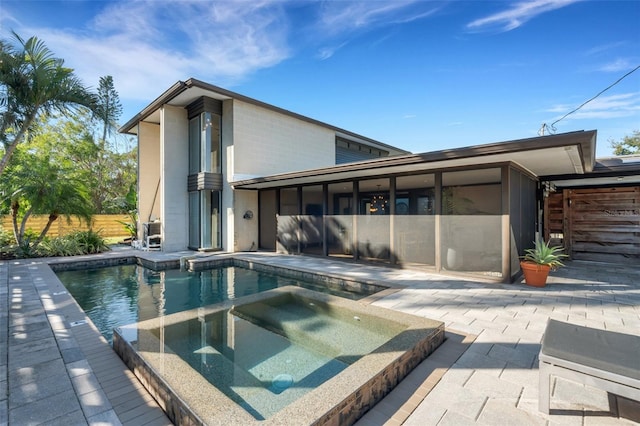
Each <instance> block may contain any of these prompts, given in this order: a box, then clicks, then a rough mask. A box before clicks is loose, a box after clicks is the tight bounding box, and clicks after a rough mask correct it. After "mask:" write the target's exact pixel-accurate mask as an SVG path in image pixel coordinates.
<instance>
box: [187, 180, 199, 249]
mask: <svg viewBox="0 0 640 426" xmlns="http://www.w3.org/2000/svg"><path fill="white" fill-rule="evenodd" d="M189 247H191V248H200V193H199V192H198V191H192V192H189Z"/></svg>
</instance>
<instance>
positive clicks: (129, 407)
mask: <svg viewBox="0 0 640 426" xmlns="http://www.w3.org/2000/svg"><path fill="white" fill-rule="evenodd" d="M213 255H214V256H216V257H218V256H236V257H238V258H243V259H244V258H246V259H247V260H249V261H254V262H255V261H257V260H259V263H266V264H270V263H275V264H278V265H280V266H282V267H283V268H288V267H289V266H288V265H287V263H288V260H290V259H291V257H289V256H287V257H285V258H283V256H282V255H276V256H274V255H273V254H272V253H260V252H257V253H256V252H252V253H244V252H239V253H228V254H220V253H215V254H213ZM210 256H211V254H210V253H209V254H206V255H203V254H202V253H196V252H174V253H157V252H140V251H134V250H131V249H129V248H125V249H123V250H122V249H121V250H114V251H111V252H107V253H102V254H99V255H88V256H76V257H69V258H40V259H24V260H17V261H3V262H0V272H2V270H1V269H3V268H4V270H5V274H4V278H3V277H2V275H3V274H0V278H3V279H2V280H1V281H3V282H1V283H0V284H3V285H4V286H8V285H9V281H10V280H9V279H8V278H7V275H8V274H7V272H8V271H10V270H11V271H12V273H13V272H15V271H16V268H19V267H20V266H25V265H30V266H31V269H33V267H34V266H36V265H37V269H38V271H39V272H38V275H42V276H43V278H40V277H39V278H35V279H34V278H33V277H31V276H29V277H28V280H30V281H31V282H32V284H33V285H34V287H37V292H38V294H39V296H40V299H41V302H42V304H43V305H44V306H45V310H46V313H47V317H48V319H49V322H50V326H51V328H52V329H53V330H54V333H56V334H57V333H58V330H59V329H60V330H61V331H60V332H62V333H66V334H67V335H68V336H71V340H73V341H74V342H75V346H74V349H75V350H77V353H78V354H79V359H78V360H77V361H76V362H75V364H74V365H73V366H71V365H69V366H68V367H74V368H73V369H69V375H70V377H71V376H72V375H74V374H75V375H77V374H81V373H87V377H89V378H91V380H93V381H95V380H97V383H96V384H95V389H94V391H95V392H91V393H89V394H87V395H95V394H99V395H102V397H103V406H102V407H103V408H104V410H105V411H104V413H102V414H99V415H98V416H105V415H106V416H107V417H108V418H111V419H113V417H109V416H115V418H116V420H114V422H113V423H114V424H117V423H118V420H119V421H120V422H121V424H125V425H127V424H135V425H141V424H147V425H166V424H171V423H170V422H169V420H168V418H167V417H166V416H165V414H164V412H163V411H162V410H160V408H159V406H158V405H157V404H156V403H155V400H153V398H152V397H151V395H150V394H149V393H148V392H146V390H144V389H143V388H142V385H141V383H140V382H139V381H138V379H137V378H136V377H135V376H134V375H133V373H131V372H130V371H129V370H128V369H127V368H126V366H125V365H124V363H122V361H121V360H120V358H119V357H118V356H117V355H116V354H115V351H114V350H113V348H112V347H111V346H110V345H109V344H108V342H107V341H106V339H104V337H103V336H102V335H101V334H100V332H99V331H98V330H97V328H96V327H95V325H93V323H92V322H91V321H90V320H89V319H88V317H87V316H86V314H85V312H84V311H83V310H82V309H81V308H80V307H79V306H78V305H77V303H76V302H75V299H73V298H72V297H71V298H70V299H71V300H64V299H61V298H60V296H56V297H53V298H52V297H51V295H52V294H54V293H58V292H60V291H61V290H66V289H64V286H63V285H62V283H61V282H60V281H59V279H58V278H57V276H56V275H55V273H54V272H53V269H54V268H57V269H66V268H69V267H71V266H72V265H73V266H75V267H78V266H80V265H85V266H92V267H93V266H108V265H117V264H122V263H126V262H131V263H137V264H142V265H149V266H151V267H152V268H153V267H155V268H156V269H158V268H160V269H162V268H164V269H167V265H170V264H173V265H179V264H180V261H181V259H184V258H185V257H189V258H194V257H195V258H196V259H198V258H201V257H203V258H206V257H210ZM300 258H302V257H301V256H296V257H294V258H293V259H296V261H298V259H300ZM123 259H128V260H123ZM191 260H194V259H191ZM283 260H284V261H283ZM303 260H304V262H305V263H306V262H308V261H309V260H310V261H311V263H314V262H321V263H324V261H323V260H322V259H315V258H310V259H306V260H305V259H303ZM325 261H326V260H325ZM172 262H173V263H172ZM335 264H336V263H335V262H331V263H330V264H329V265H328V268H333V267H335ZM339 265H341V266H340V267H339V268H340V269H342V270H343V272H344V271H346V272H344V275H341V274H340V273H338V274H335V273H334V274H332V275H337V276H343V277H346V278H348V279H352V278H350V277H351V276H353V275H358V274H360V273H361V270H360V269H358V268H359V267H358V265H352V264H350V263H348V262H344V263H343V262H340V263H339ZM342 265H344V266H342ZM316 266H317V265H316ZM383 268H384V267H383ZM297 269H299V270H301V271H321V272H322V273H323V274H324V273H327V271H326V270H325V269H326V268H325V267H324V265H322V267H321V268H320V269H318V268H317V267H316V269H315V270H314V269H313V265H312V267H311V268H305V267H297ZM384 269H385V270H386V268H384ZM40 272H44V274H40ZM318 273H319V272H318ZM35 280H38V281H39V282H38V284H37V285H35V282H34V281H35ZM372 282H374V283H380V282H383V283H385V284H392V285H391V286H390V287H389V288H388V289H387V290H383V291H381V292H379V293H376V294H374V295H372V296H369V297H368V298H366V299H361V300H360V301H359V302H360V303H364V304H366V303H371V302H373V301H375V300H378V299H379V298H382V297H384V296H385V295H387V294H390V293H393V292H396V291H398V290H399V289H402V288H405V287H406V286H404V285H397V283H390V282H388V281H385V280H372ZM0 290H1V289H0ZM0 293H2V292H0ZM4 294H7V293H6V290H5V293H4ZM0 296H1V294H0ZM74 306H75V309H74ZM63 308H64V309H63ZM61 314H63V316H62V317H60V316H59V315H61ZM12 315H13V314H12ZM71 322H73V323H74V324H76V325H75V326H74V327H73V328H72V327H71V325H70V323H71ZM7 325H9V326H10V325H11V323H8V324H7ZM445 335H446V340H445V342H444V343H443V344H442V345H441V346H440V347H439V348H438V349H437V350H436V352H435V353H434V354H432V355H431V356H430V357H429V358H428V359H427V360H426V361H424V362H423V363H422V364H420V365H419V366H418V367H417V368H416V369H415V370H414V371H413V372H411V373H410V374H409V376H407V378H405V379H404V380H403V381H402V382H400V384H399V385H398V386H397V387H396V388H395V389H394V390H393V391H392V392H391V394H389V396H387V397H386V398H385V399H384V400H383V401H382V403H381V404H378V405H376V406H375V408H376V411H379V410H377V409H378V408H380V407H382V405H384V411H385V413H386V414H385V416H388V418H387V420H390V421H393V422H394V423H395V424H401V423H402V421H403V420H404V419H406V418H407V417H408V416H409V415H410V414H411V412H412V411H413V410H414V409H415V408H417V406H418V404H419V403H420V402H421V401H422V400H423V399H424V398H425V397H426V395H427V394H428V393H429V391H430V390H431V389H432V388H433V387H434V386H435V384H436V383H437V382H438V381H439V380H440V378H441V377H442V375H443V374H444V372H446V371H447V369H448V368H449V367H450V366H451V365H452V364H453V363H454V362H455V361H456V360H457V359H458V357H459V356H460V355H461V354H462V353H464V351H465V350H466V349H467V348H468V347H469V345H470V344H471V342H472V341H473V340H474V339H475V336H474V335H471V334H466V333H459V332H457V331H454V330H450V329H446V330H445ZM56 337H57V336H56ZM61 351H62V349H61ZM61 356H62V354H61ZM0 367H1V366H0ZM9 367H10V365H9V366H7V369H6V370H9ZM7 372H8V371H7ZM82 376H83V377H84V376H85V375H84V374H83V375H82ZM0 380H2V377H0ZM6 383H8V382H6ZM76 394H77V396H78V399H79V400H80V402H81V405H82V408H83V410H84V409H85V406H86V407H88V410H89V411H90V412H95V411H96V410H97V409H100V406H98V407H96V405H95V401H93V400H92V401H86V402H83V400H85V399H86V397H87V395H83V394H81V391H80V390H76ZM395 395H399V396H400V398H398V397H397V396H395ZM1 402H4V404H7V403H8V400H4V401H0V403H1ZM4 407H5V408H3V405H2V404H0V419H2V418H5V419H10V414H9V413H10V411H9V409H8V406H7V405H4ZM109 413H111V414H109ZM89 414H90V413H89ZM89 414H88V413H87V412H85V417H86V418H87V419H89ZM375 414H376V416H378V415H379V413H375ZM365 416H366V415H365ZM94 417H95V416H94Z"/></svg>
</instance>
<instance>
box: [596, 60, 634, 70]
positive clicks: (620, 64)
mask: <svg viewBox="0 0 640 426" xmlns="http://www.w3.org/2000/svg"><path fill="white" fill-rule="evenodd" d="M636 66H637V65H636V64H632V63H631V61H629V60H628V59H616V60H615V61H613V62H609V63H608V64H605V65H603V66H601V67H600V68H599V71H604V72H620V71H630V70H631V69H633V68H635V67H636Z"/></svg>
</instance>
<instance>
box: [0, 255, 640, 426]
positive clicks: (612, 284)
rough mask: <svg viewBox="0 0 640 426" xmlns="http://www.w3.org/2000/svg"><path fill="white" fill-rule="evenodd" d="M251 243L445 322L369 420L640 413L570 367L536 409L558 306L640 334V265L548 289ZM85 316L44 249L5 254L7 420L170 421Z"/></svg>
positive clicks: (616, 420)
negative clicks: (364, 283) (432, 345)
mask: <svg viewBox="0 0 640 426" xmlns="http://www.w3.org/2000/svg"><path fill="white" fill-rule="evenodd" d="M136 254H137V255H139V256H148V257H150V258H159V259H170V258H176V257H180V256H181V255H184V253H176V254H167V253H141V252H136ZM128 255H131V252H127V251H116V252H110V253H106V254H104V255H98V256H93V257H91V258H93V259H95V258H102V257H106V258H110V257H118V256H128ZM238 256H243V257H247V258H251V259H255V260H260V259H265V258H266V259H268V261H269V262H270V263H271V264H279V265H283V266H292V267H296V268H304V269H308V270H314V271H321V272H330V273H335V274H342V275H347V276H350V277H355V278H360V279H367V280H376V281H383V282H389V283H393V284H394V285H395V286H398V287H399V288H401V289H400V290H398V291H396V292H389V293H390V294H386V295H385V296H384V297H381V298H374V299H375V301H374V302H373V303H374V304H376V305H378V306H382V307H386V308H390V309H395V310H400V311H403V312H408V313H412V314H415V315H420V316H425V317H429V318H434V319H439V320H441V321H444V322H445V324H446V327H447V337H448V339H447V341H446V342H445V343H444V344H443V345H442V346H441V347H440V348H439V349H438V350H437V351H436V352H435V353H434V354H432V355H431V356H430V357H429V358H428V359H427V360H426V361H424V362H423V363H422V364H421V365H420V366H419V367H418V368H417V369H416V370H414V372H413V373H411V374H410V375H409V376H408V377H407V378H406V379H405V380H404V381H403V382H402V383H401V384H400V385H399V386H398V387H397V388H396V389H395V390H394V391H393V392H392V393H391V394H389V395H388V396H387V397H386V398H385V399H384V400H383V401H381V402H380V403H379V404H377V405H376V406H375V407H373V409H372V410H370V411H369V412H368V413H367V414H366V415H365V416H364V417H363V418H362V419H361V420H360V421H359V422H358V425H359V426H367V425H381V424H390V425H391V424H405V425H421V426H422V425H448V424H454V425H464V424H486V425H504V424H513V425H537V424H569V425H571V424H578V425H591V424H593V425H606V424H616V425H625V424H637V422H640V408H639V407H640V404H638V403H636V402H632V401H628V400H624V399H621V398H612V399H611V400H610V398H608V396H607V394H606V393H604V392H600V391H598V390H595V389H591V388H586V387H583V386H580V385H576V384H573V383H570V382H566V381H562V380H558V381H557V382H556V384H555V387H554V390H553V395H552V400H551V414H550V415H548V416H547V415H544V414H542V413H540V412H538V409H537V403H538V358H537V354H538V352H539V350H540V341H541V338H542V333H543V330H544V327H545V325H546V321H547V319H549V318H555V319H559V320H563V321H570V322H573V323H576V324H581V325H587V326H593V327H600V328H606V329H610V330H615V331H621V332H626V333H630V334H640V268H623V267H618V266H612V265H605V264H587V263H581V262H570V263H569V264H568V266H567V267H566V268H563V269H561V270H559V271H557V272H555V273H553V275H552V277H551V278H550V284H549V285H548V286H547V287H545V288H543V289H538V288H531V287H527V286H525V285H523V284H510V285H509V284H495V283H488V282H486V283H484V282H479V281H477V280H471V279H465V278H459V277H448V276H442V275H435V274H430V273H427V272H422V271H416V270H404V269H394V268H385V267H380V266H371V265H361V264H354V263H349V262H341V261H333V260H330V259H324V258H311V257H301V256H283V255H274V254H272V253H242V254H238ZM85 321H86V317H85V315H84V313H83V312H82V311H81V310H79V309H78V307H77V305H76V304H75V301H73V300H72V299H71V298H70V296H69V295H68V294H67V293H66V291H65V289H64V287H63V286H62V284H61V283H60V282H59V281H58V280H57V278H56V277H55V274H53V272H52V271H51V270H50V268H49V267H48V266H47V265H46V264H45V263H44V262H43V261H42V260H35V261H22V262H8V261H0V424H11V425H25V424H60V425H71V424H109V425H111V424H113V425H117V424H131V425H134V424H135V425H143V424H148V425H156V424H169V421H168V419H167V418H166V417H165V416H164V414H163V413H162V411H161V410H160V408H159V407H158V406H157V405H156V404H155V402H154V401H153V400H152V398H151V397H150V396H149V395H148V393H147V392H146V391H144V389H143V388H142V387H141V385H140V383H139V382H138V381H137V380H136V379H135V377H133V375H132V374H131V373H130V372H129V371H128V370H127V369H126V367H125V366H124V364H122V362H121V361H120V359H119V358H118V357H117V355H115V353H114V352H113V351H112V350H111V348H110V347H109V346H108V344H107V343H106V341H105V340H104V339H103V338H102V337H101V336H100V335H99V333H98V332H97V330H96V329H95V327H93V326H92V324H90V323H86V322H85ZM639 360H640V354H639ZM639 362H640V361H639Z"/></svg>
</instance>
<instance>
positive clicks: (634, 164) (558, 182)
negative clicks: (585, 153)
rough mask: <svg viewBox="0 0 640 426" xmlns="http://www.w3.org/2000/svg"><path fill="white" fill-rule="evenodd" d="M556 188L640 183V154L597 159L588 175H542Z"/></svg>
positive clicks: (542, 178)
mask: <svg viewBox="0 0 640 426" xmlns="http://www.w3.org/2000/svg"><path fill="white" fill-rule="evenodd" d="M540 179H541V180H544V181H547V182H550V183H551V184H553V186H555V187H556V188H575V187H587V186H620V185H638V184H640V155H626V156H619V157H612V158H601V159H598V160H596V163H595V166H594V167H593V171H592V172H591V173H589V174H588V175H586V176H585V175H561V176H541V177H540Z"/></svg>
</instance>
